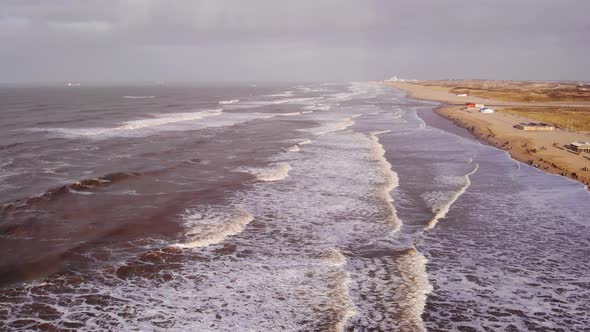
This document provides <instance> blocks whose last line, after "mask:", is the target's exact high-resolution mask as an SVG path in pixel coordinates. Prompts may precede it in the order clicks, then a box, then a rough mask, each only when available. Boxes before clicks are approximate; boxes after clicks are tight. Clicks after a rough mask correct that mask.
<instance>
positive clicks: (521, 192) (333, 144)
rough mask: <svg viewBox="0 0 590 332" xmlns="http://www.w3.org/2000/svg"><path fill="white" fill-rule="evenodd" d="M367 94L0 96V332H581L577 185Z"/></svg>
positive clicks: (580, 199) (138, 90)
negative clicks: (426, 331)
mask: <svg viewBox="0 0 590 332" xmlns="http://www.w3.org/2000/svg"><path fill="white" fill-rule="evenodd" d="M434 107H436V104H434V103H429V102H424V101H417V100H412V99H409V98H406V97H405V94H404V93H403V92H402V91H399V90H396V89H394V88H391V87H387V86H384V85H382V84H379V83H367V82H353V83H276V84H275V83H273V84H270V83H264V84H195V85H189V84H185V85H167V86H147V85H146V86H72V87H61V86H53V87H51V86H46V87H11V86H3V87H0V253H1V254H0V331H31V330H32V331H425V330H428V331H590V314H589V313H590V259H589V257H590V232H589V230H590V193H589V192H588V190H587V189H586V188H585V187H584V186H583V185H582V184H580V183H578V182H574V181H571V180H569V179H567V178H564V177H560V176H555V175H551V174H548V173H544V172H542V171H540V170H538V169H536V168H534V167H531V166H528V165H525V164H522V163H520V162H517V161H515V160H513V159H511V158H510V156H509V155H508V154H507V153H506V152H505V151H502V150H499V149H496V148H494V147H491V146H488V145H485V144H482V143H480V142H478V141H476V140H475V139H473V138H472V137H471V136H470V135H469V133H468V132H467V131H465V130H463V129H461V128H458V127H455V126H454V125H453V124H452V123H450V122H449V121H447V120H445V119H442V118H440V117H438V116H437V115H436V114H435V113H433V108H434Z"/></svg>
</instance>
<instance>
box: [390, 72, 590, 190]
mask: <svg viewBox="0 0 590 332" xmlns="http://www.w3.org/2000/svg"><path fill="white" fill-rule="evenodd" d="M386 84H388V85H390V86H393V87H396V88H399V89H402V90H404V91H406V92H407V95H408V97H410V98H414V99H420V100H430V101H438V102H440V103H441V105H440V106H439V107H437V108H435V110H434V111H435V112H436V113H437V114H439V115H440V116H443V117H445V118H447V119H449V120H452V121H453V122H454V123H455V124H457V125H458V126H461V127H463V128H466V129H468V130H469V131H470V132H471V134H473V136H475V137H476V138H477V139H479V140H481V141H483V142H486V143H488V144H491V145H493V146H495V147H497V148H500V149H503V150H505V151H507V152H508V153H509V154H510V155H511V156H512V158H514V159H516V160H518V161H520V162H523V163H527V164H529V165H532V166H535V167H537V168H539V169H541V170H544V171H546V172H549V173H552V174H558V175H563V176H567V177H568V178H571V179H573V180H576V181H580V182H582V183H584V184H585V185H586V186H588V185H590V170H588V168H590V154H588V153H580V154H578V153H575V152H574V151H572V150H570V149H569V148H568V146H569V144H571V143H572V142H576V141H589V140H590V132H588V131H568V130H566V129H564V128H559V127H558V128H556V129H555V130H553V131H524V130H521V129H517V128H515V127H514V126H515V125H517V124H519V123H530V122H539V121H538V120H536V119H531V118H528V117H524V116H521V115H518V114H511V113H508V112H504V111H503V108H507V107H525V106H526V107H529V108H530V107H531V106H533V107H539V108H541V107H580V108H586V107H587V106H588V105H587V102H586V101H584V100H581V101H575V102H572V101H567V100H565V101H564V100H549V101H542V102H540V101H532V102H531V101H529V102H523V101H510V100H496V99H490V98H485V97H478V96H475V97H474V96H457V95H456V94H453V93H451V92H450V91H449V88H448V87H446V86H432V85H429V84H421V83H420V82H411V83H406V82H387V83H386ZM457 85H459V84H457ZM466 102H472V103H478V104H480V103H481V104H485V105H486V106H489V107H491V108H493V109H495V110H497V112H495V113H480V112H479V110H478V109H475V108H474V109H466V108H465V103H466Z"/></svg>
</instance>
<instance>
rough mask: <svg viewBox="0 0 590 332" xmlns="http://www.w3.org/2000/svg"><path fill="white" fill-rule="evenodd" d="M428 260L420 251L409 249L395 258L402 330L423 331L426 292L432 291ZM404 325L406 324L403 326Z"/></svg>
mask: <svg viewBox="0 0 590 332" xmlns="http://www.w3.org/2000/svg"><path fill="white" fill-rule="evenodd" d="M427 262H428V261H427V260H426V258H425V257H424V255H422V254H421V253H420V252H418V251H417V250H415V249H410V250H409V251H408V252H407V253H406V254H404V255H402V256H400V257H399V258H397V263H398V264H399V266H400V268H399V271H400V272H401V277H402V280H403V283H402V285H403V287H402V289H401V292H400V293H399V296H400V297H403V298H399V299H398V301H397V302H398V303H403V306H402V307H401V310H400V316H401V317H402V326H403V327H406V326H407V325H409V326H407V327H408V328H407V329H406V328H404V329H403V330H408V331H425V328H424V322H423V320H422V313H423V312H424V307H425V306H426V299H427V298H428V294H430V292H432V285H431V284H430V282H429V281H428V274H427V273H426V263H427ZM404 325H406V326H404Z"/></svg>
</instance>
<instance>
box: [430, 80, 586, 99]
mask: <svg viewBox="0 0 590 332" xmlns="http://www.w3.org/2000/svg"><path fill="white" fill-rule="evenodd" d="M420 85H425V86H431V87H436V86H438V87H444V88H447V90H448V91H449V92H451V93H454V94H461V93H466V94H468V95H470V96H476V97H481V98H490V99H496V100H501V101H507V102H551V101H553V102H590V86H589V85H583V84H578V83H567V82H555V83H547V82H524V81H486V80H465V81H463V80H445V81H421V82H420Z"/></svg>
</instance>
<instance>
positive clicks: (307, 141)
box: [297, 138, 311, 145]
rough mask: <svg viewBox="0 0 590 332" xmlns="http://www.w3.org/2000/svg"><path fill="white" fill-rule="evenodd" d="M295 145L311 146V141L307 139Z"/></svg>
mask: <svg viewBox="0 0 590 332" xmlns="http://www.w3.org/2000/svg"><path fill="white" fill-rule="evenodd" d="M297 144H299V145H306V144H311V140H310V139H308V138H306V139H305V140H303V141H301V142H299V143H297Z"/></svg>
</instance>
